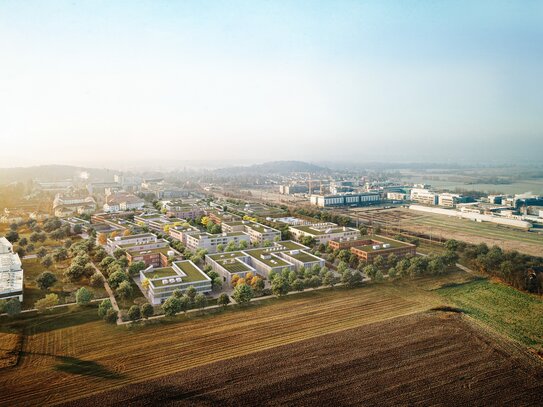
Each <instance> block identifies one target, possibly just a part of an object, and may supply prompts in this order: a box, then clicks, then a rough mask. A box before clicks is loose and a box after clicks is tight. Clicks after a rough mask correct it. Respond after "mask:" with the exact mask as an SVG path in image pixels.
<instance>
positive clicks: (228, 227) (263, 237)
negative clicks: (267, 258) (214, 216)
mask: <svg viewBox="0 0 543 407" xmlns="http://www.w3.org/2000/svg"><path fill="white" fill-rule="evenodd" d="M221 227H222V230H223V232H245V233H247V234H248V235H249V236H250V238H251V242H252V243H253V244H262V243H264V242H266V241H269V242H274V241H277V240H281V231H279V230H277V229H274V228H272V227H269V226H265V225H262V224H261V223H257V222H249V221H244V220H240V221H223V222H222V223H221Z"/></svg>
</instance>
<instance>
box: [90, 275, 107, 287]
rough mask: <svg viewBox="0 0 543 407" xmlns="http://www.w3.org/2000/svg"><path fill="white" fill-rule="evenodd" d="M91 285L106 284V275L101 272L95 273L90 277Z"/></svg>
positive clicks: (100, 285)
mask: <svg viewBox="0 0 543 407" xmlns="http://www.w3.org/2000/svg"><path fill="white" fill-rule="evenodd" d="M90 285H91V286H93V287H95V288H100V287H103V286H104V277H102V275H101V274H100V273H94V274H93V275H92V276H91V278H90Z"/></svg>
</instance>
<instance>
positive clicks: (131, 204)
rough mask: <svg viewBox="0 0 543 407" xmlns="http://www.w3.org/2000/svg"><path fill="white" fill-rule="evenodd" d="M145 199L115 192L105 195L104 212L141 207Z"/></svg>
mask: <svg viewBox="0 0 543 407" xmlns="http://www.w3.org/2000/svg"><path fill="white" fill-rule="evenodd" d="M144 205H145V201H144V200H143V199H141V198H138V197H137V196H136V195H133V194H128V193H126V192H116V193H113V194H110V195H108V196H106V203H105V204H104V207H103V209H104V212H120V211H132V210H138V209H143V207H144Z"/></svg>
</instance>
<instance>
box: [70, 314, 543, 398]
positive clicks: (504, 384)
mask: <svg viewBox="0 0 543 407" xmlns="http://www.w3.org/2000/svg"><path fill="white" fill-rule="evenodd" d="M427 372H431V378H430V377H429V375H428V374H427ZM256 377H257V378H258V380H254V379H253V378H256ZM542 379H543V369H542V368H541V366H540V365H539V366H538V365H536V364H534V361H532V360H530V358H529V357H528V356H527V355H524V354H521V353H519V352H518V350H516V349H514V348H512V347H511V346H508V344H506V343H503V342H502V341H501V340H500V339H498V338H494V341H489V336H488V335H487V334H486V333H484V332H481V331H480V330H479V329H478V328H477V327H475V326H473V325H472V324H470V323H469V322H468V321H466V320H465V318H463V317H462V316H460V315H458V314H451V313H434V312H431V313H422V314H415V315H410V316H406V317H399V318H395V319H392V320H388V321H385V322H379V323H375V324H370V325H366V326H363V327H358V328H354V329H350V330H346V331H343V332H339V333H333V334H329V335H324V336H321V337H319V338H312V339H308V340H304V341H301V342H297V343H295V344H289V345H284V346H279V347H276V348H274V349H269V350H265V351H260V352H258V353H255V354H252V355H251V356H250V357H236V358H233V359H229V360H224V361H220V362H216V363H212V364H208V365H206V366H203V367H197V368H193V369H190V370H187V371H184V372H180V373H177V374H175V375H172V376H167V377H163V378H160V379H155V380H150V381H146V382H145V383H140V384H137V385H130V386H127V387H125V388H123V389H122V391H109V392H106V393H102V394H99V395H96V396H93V397H89V398H87V399H83V400H78V401H77V402H74V403H72V404H71V405H74V406H75V405H77V406H95V405H104V404H108V405H117V406H121V405H155V404H163V403H184V404H191V405H194V404H196V405H205V406H211V405H231V406H234V405H236V406H238V405H270V404H271V405H297V404H304V405H335V404H337V403H338V402H340V403H341V405H436V404H455V405H474V404H479V403H480V402H481V401H482V400H484V404H485V405H497V404H500V405H530V404H532V405H535V404H537V403H538V402H539V401H541V399H540V395H541V391H543V383H542Z"/></svg>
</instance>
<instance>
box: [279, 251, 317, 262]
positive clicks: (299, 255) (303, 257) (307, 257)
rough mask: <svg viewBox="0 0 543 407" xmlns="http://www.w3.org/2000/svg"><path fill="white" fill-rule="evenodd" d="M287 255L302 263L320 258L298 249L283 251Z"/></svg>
mask: <svg viewBox="0 0 543 407" xmlns="http://www.w3.org/2000/svg"><path fill="white" fill-rule="evenodd" d="M283 253H284V254H286V255H287V256H290V257H292V258H294V259H296V260H298V261H301V262H302V263H311V262H315V261H319V260H320V259H319V258H318V257H317V256H313V255H312V254H310V253H307V252H304V251H300V250H292V251H287V252H283Z"/></svg>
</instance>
